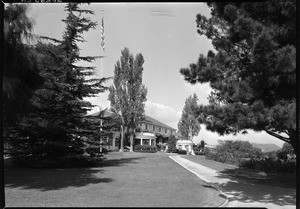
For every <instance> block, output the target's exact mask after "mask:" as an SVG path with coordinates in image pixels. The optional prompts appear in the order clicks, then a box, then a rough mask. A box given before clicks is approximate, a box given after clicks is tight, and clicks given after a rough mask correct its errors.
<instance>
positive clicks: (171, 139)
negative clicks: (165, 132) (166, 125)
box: [167, 135, 177, 153]
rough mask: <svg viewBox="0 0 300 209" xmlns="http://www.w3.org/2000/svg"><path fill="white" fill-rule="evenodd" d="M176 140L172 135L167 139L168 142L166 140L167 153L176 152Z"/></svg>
mask: <svg viewBox="0 0 300 209" xmlns="http://www.w3.org/2000/svg"><path fill="white" fill-rule="evenodd" d="M176 141H177V140H176V138H175V136H174V135H170V137H169V140H168V150H167V152H168V153H170V152H173V153H174V152H176V150H177V149H176Z"/></svg>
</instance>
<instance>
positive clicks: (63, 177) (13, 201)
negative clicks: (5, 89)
mask: <svg viewBox="0 0 300 209" xmlns="http://www.w3.org/2000/svg"><path fill="white" fill-rule="evenodd" d="M106 157H107V159H106V161H105V162H104V163H103V165H102V166H101V167H97V168H80V169H24V168H18V167H7V168H5V172H4V175H5V176H4V177H5V178H4V180H5V198H6V206H7V207H20V206H22V207H52V206H53V207H93V206H95V207H210V206H211V207H217V206H219V205H222V204H223V203H224V202H225V199H224V198H223V197H221V196H220V193H219V191H217V190H215V189H212V188H211V187H209V186H208V184H207V183H205V182H204V181H202V180H200V179H199V178H197V177H196V176H195V175H194V174H192V173H191V172H189V171H187V170H186V169H184V168H183V167H181V166H180V165H178V164H177V163H176V162H174V161H173V160H172V159H170V158H169V155H168V154H166V153H160V152H158V153H126V152H124V153H119V152H115V153H110V154H108V155H106Z"/></svg>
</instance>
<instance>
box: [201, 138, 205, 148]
mask: <svg viewBox="0 0 300 209" xmlns="http://www.w3.org/2000/svg"><path fill="white" fill-rule="evenodd" d="M205 144H206V143H205V141H204V140H203V139H202V140H201V141H200V147H201V149H204V148H205Z"/></svg>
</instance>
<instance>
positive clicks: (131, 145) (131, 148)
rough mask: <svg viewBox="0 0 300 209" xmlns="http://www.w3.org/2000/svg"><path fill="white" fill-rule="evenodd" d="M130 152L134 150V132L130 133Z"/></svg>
mask: <svg viewBox="0 0 300 209" xmlns="http://www.w3.org/2000/svg"><path fill="white" fill-rule="evenodd" d="M130 152H133V132H132V133H131V134H130Z"/></svg>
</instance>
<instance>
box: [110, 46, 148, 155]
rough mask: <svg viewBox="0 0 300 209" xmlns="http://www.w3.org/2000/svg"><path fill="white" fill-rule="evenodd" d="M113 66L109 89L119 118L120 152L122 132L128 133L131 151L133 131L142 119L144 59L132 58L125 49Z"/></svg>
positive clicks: (144, 92)
mask: <svg viewBox="0 0 300 209" xmlns="http://www.w3.org/2000/svg"><path fill="white" fill-rule="evenodd" d="M121 54H122V56H121V58H120V60H119V61H117V63H116V65H115V72H114V81H113V84H114V85H113V86H111V87H110V93H109V100H110V101H111V106H112V107H113V109H114V110H115V111H116V112H118V114H119V115H120V116H121V119H120V121H121V126H120V127H121V133H123V134H122V136H121V151H122V150H123V139H124V131H125V130H126V132H127V133H130V148H131V151H133V138H134V133H135V129H136V128H137V126H138V124H139V122H140V121H141V120H142V119H143V117H144V112H145V102H146V95H147V89H146V87H145V86H144V85H143V83H142V74H143V70H144V68H143V64H144V58H143V56H142V54H137V55H136V57H135V58H134V57H133V55H132V54H130V53H129V49H128V48H125V49H124V50H122V52H121Z"/></svg>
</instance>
